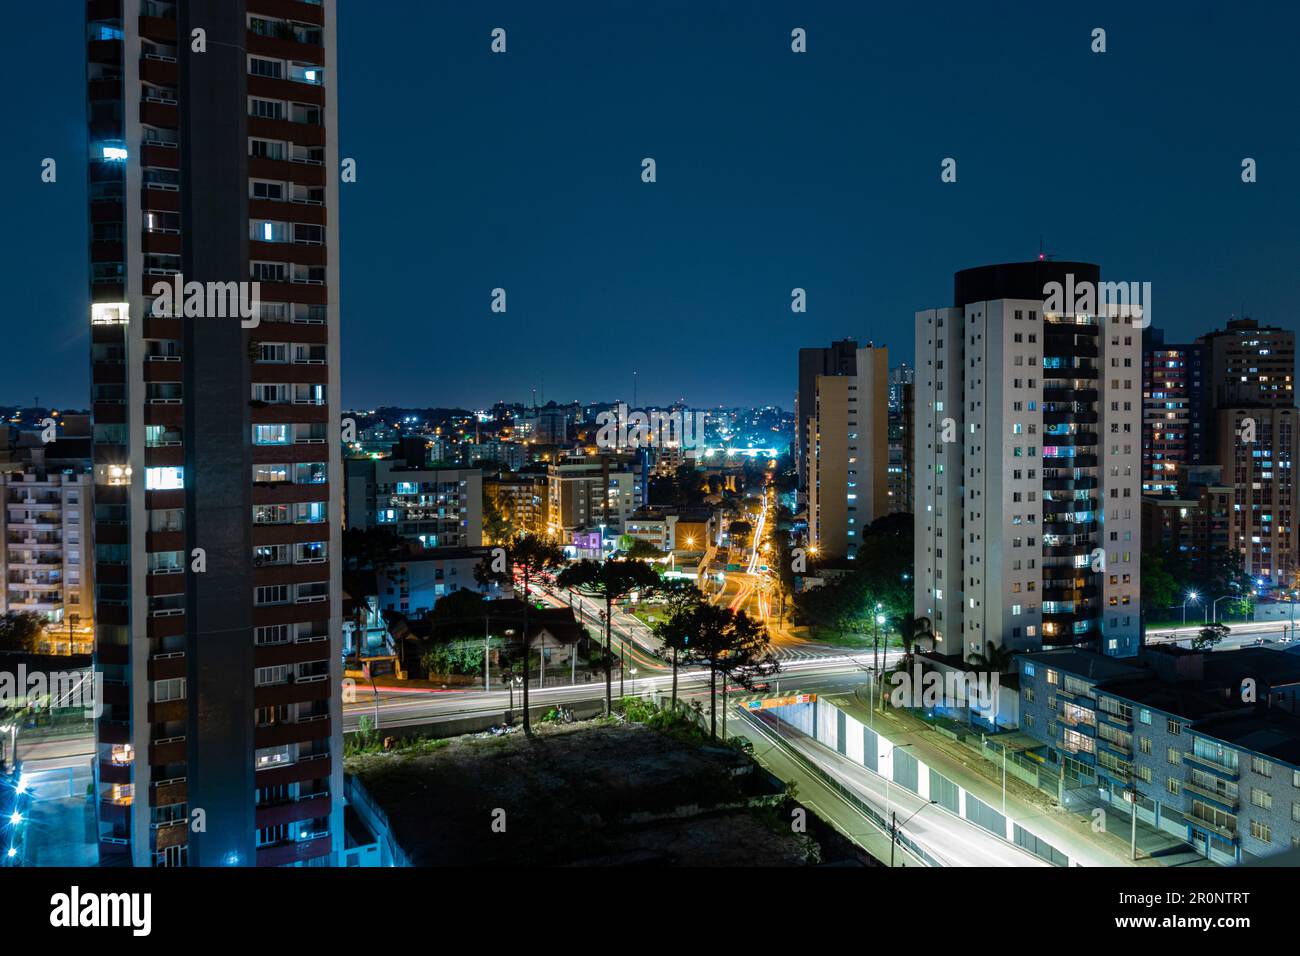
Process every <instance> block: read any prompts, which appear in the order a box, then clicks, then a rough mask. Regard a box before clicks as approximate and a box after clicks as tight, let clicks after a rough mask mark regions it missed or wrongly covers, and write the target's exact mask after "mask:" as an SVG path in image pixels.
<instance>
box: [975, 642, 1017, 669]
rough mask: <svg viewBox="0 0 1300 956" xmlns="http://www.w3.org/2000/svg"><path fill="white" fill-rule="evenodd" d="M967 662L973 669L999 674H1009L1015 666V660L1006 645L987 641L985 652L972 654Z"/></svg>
mask: <svg viewBox="0 0 1300 956" xmlns="http://www.w3.org/2000/svg"><path fill="white" fill-rule="evenodd" d="M966 662H967V663H968V664H970V665H971V666H972V667H982V668H984V669H985V670H988V671H993V672H996V673H998V674H1009V673H1010V672H1011V667H1012V665H1013V664H1015V658H1014V657H1012V655H1011V651H1010V650H1008V649H1007V646H1006V645H1005V644H994V643H993V642H992V641H985V642H984V650H983V651H976V652H975V653H973V654H971V656H970V657H969V658H967V661H966Z"/></svg>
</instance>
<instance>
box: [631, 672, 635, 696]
mask: <svg viewBox="0 0 1300 956" xmlns="http://www.w3.org/2000/svg"><path fill="white" fill-rule="evenodd" d="M632 696H633V697H635V696H636V668H635V667H634V668H632Z"/></svg>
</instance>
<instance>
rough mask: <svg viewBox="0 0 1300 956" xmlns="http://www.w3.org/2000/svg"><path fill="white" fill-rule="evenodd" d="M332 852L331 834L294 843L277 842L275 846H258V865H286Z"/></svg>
mask: <svg viewBox="0 0 1300 956" xmlns="http://www.w3.org/2000/svg"><path fill="white" fill-rule="evenodd" d="M329 852H330V837H329V834H328V833H327V834H325V835H324V836H320V837H317V838H316V839H313V840H299V841H297V842H294V843H277V844H275V845H274V846H263V847H258V848H257V865H258V866H285V865H287V864H289V863H296V862H298V861H300V860H311V859H315V858H316V857H320V856H326V855H327V854H328V853H329Z"/></svg>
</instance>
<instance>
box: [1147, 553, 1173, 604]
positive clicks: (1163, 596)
mask: <svg viewBox="0 0 1300 956" xmlns="http://www.w3.org/2000/svg"><path fill="white" fill-rule="evenodd" d="M1180 592H1181V588H1180V587H1179V584H1178V579H1177V578H1175V577H1174V575H1173V574H1171V573H1170V571H1169V568H1168V567H1167V565H1166V564H1165V559H1164V555H1163V554H1161V553H1160V552H1157V551H1143V552H1142V603H1143V605H1144V607H1145V608H1146V610H1147V611H1163V610H1165V609H1166V608H1170V607H1172V606H1173V605H1174V604H1176V603H1177V602H1178V595H1179V593H1180Z"/></svg>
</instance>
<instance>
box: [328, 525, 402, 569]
mask: <svg viewBox="0 0 1300 956" xmlns="http://www.w3.org/2000/svg"><path fill="white" fill-rule="evenodd" d="M407 550H408V545H407V543H406V540H405V539H404V538H402V537H401V536H400V535H398V534H397V532H396V531H394V530H393V529H392V528H384V527H373V528H348V529H347V530H346V531H344V532H343V559H344V561H345V562H346V563H347V565H348V567H351V568H357V569H365V568H374V569H375V570H382V569H384V568H385V567H387V566H388V565H389V564H390V563H391V562H393V561H395V560H397V559H398V558H400V557H401V556H402V554H403V553H404V552H406V551H407Z"/></svg>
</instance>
